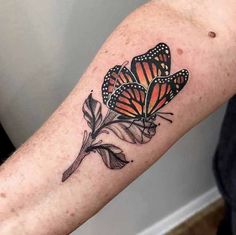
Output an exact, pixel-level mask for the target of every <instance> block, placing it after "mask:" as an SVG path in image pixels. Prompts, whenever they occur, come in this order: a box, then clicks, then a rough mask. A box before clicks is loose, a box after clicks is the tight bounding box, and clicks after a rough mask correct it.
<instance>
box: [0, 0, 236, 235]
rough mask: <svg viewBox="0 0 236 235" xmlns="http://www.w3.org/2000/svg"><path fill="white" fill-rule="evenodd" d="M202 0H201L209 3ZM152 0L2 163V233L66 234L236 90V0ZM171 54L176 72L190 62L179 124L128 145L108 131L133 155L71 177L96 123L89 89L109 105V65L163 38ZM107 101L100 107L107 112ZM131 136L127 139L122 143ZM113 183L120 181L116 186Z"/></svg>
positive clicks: (94, 158)
mask: <svg viewBox="0 0 236 235" xmlns="http://www.w3.org/2000/svg"><path fill="white" fill-rule="evenodd" d="M202 2H203V3H202ZM198 3H199V1H194V3H192V2H191V3H190V2H189V1H184V0H181V1H151V2H149V3H147V4H145V5H143V6H141V7H140V8H139V9H137V10H136V11H134V12H133V13H132V14H130V15H129V16H128V17H127V18H126V19H125V20H124V21H123V22H122V23H121V24H120V25H119V26H118V27H117V29H116V30H115V31H114V32H113V33H112V34H111V36H110V37H109V38H108V39H107V40H106V42H105V43H104V45H103V46H102V48H101V49H100V50H99V52H98V53H97V55H96V56H95V58H94V60H93V61H92V62H91V64H90V66H89V67H88V69H87V70H86V72H85V73H84V74H83V76H82V77H81V79H80V81H79V83H78V85H77V86H76V87H75V88H74V89H73V91H72V92H71V93H70V95H69V96H68V97H67V98H66V100H65V101H64V102H63V103H62V104H61V105H60V107H59V108H58V109H57V110H56V111H55V112H54V113H53V114H52V116H51V117H50V118H49V119H48V121H47V122H46V123H45V124H44V125H43V126H42V127H41V128H40V129H39V130H38V131H37V132H36V133H35V134H34V135H33V136H32V137H31V138H30V139H29V140H28V141H27V142H26V143H25V144H23V145H22V146H21V147H20V148H19V149H18V150H17V151H16V152H15V153H14V154H13V156H12V157H11V158H10V159H9V160H7V161H6V163H5V164H3V165H2V166H1V167H0V177H1V181H0V234H1V235H12V234H19V235H25V234H27V235H28V234H30V235H31V234H38V235H51V234H55V235H64V234H68V233H70V232H71V231H73V230H74V229H76V228H77V227H78V226H79V225H81V224H82V223H83V222H85V221H86V220H87V219H89V218H90V217H91V216H93V215H94V214H95V213H96V212H97V211H99V210H100V209H101V208H102V207H103V206H104V205H105V204H106V203H108V202H109V201H110V200H111V199H112V198H113V197H114V196H116V195H117V194H118V193H119V192H120V191H121V190H122V189H124V188H125V187H126V186H127V185H128V184H130V183H131V182H132V181H133V180H134V179H135V178H137V177H138V176H139V175H140V174H142V173H143V172H144V171H145V170H146V169H148V168H149V167H150V166H151V165H152V164H153V163H154V162H156V161H157V160H158V159H159V158H160V157H161V156H162V155H163V154H164V153H165V152H166V151H167V150H168V149H169V148H170V147H171V146H172V145H173V144H174V143H175V142H176V141H177V140H178V139H179V138H180V137H181V136H183V135H184V134H185V133H186V132H187V131H188V130H190V129H191V128H192V127H193V126H195V125H196V124H197V123H199V122H200V121H201V120H203V119H204V118H205V117H207V116H208V115H209V114H210V113H212V112H213V111H214V110H215V109H217V108H218V107H219V106H220V105H222V104H223V103H224V102H226V101H227V100H228V99H229V98H230V97H231V96H232V95H233V94H234V93H235V92H236V79H235V77H234V76H235V75H234V74H235V72H236V71H235V70H236V67H235V63H236V58H235V54H236V28H235V25H234V20H233V19H234V15H235V13H236V7H235V3H234V2H233V1H228V2H227V6H226V4H225V3H224V1H223V0H217V1H201V3H202V4H198ZM160 42H164V43H166V44H167V45H168V46H169V48H170V51H171V55H172V62H171V72H170V73H171V74H173V73H175V72H177V71H179V70H181V69H183V68H185V69H187V70H188V71H189V79H188V82H187V84H186V85H185V87H184V88H183V90H182V91H181V92H180V93H179V94H178V95H177V96H176V97H175V98H174V100H173V101H171V102H170V103H169V104H168V105H166V106H165V107H163V108H162V109H161V111H163V112H173V113H174V116H173V117H172V120H173V123H172V124H170V123H169V122H167V121H165V120H162V119H160V118H157V121H156V123H161V125H160V127H159V128H158V131H157V133H156V134H155V136H153V138H152V139H151V141H150V142H148V143H146V144H145V145H143V144H135V145H133V144H129V143H125V142H123V141H122V140H120V139H119V138H117V136H115V135H114V134H112V133H110V134H109V135H107V134H106V133H102V134H101V138H102V140H103V141H104V142H105V143H110V144H114V145H117V146H122V150H123V152H124V153H125V155H126V158H127V160H128V161H131V160H133V162H130V163H129V164H127V165H126V166H125V167H124V168H122V169H120V170H112V169H108V168H107V167H106V166H105V165H104V163H103V161H102V159H101V156H100V155H99V154H98V153H97V152H91V153H90V154H89V155H88V156H86V158H85V159H84V160H83V162H82V163H81V165H80V166H79V168H78V170H77V171H75V172H74V173H73V175H71V176H70V177H69V178H68V179H67V180H66V181H65V182H62V174H63V172H64V171H65V170H66V169H67V168H68V167H69V166H70V164H71V163H72V162H73V161H74V159H75V158H76V156H77V155H78V152H79V150H80V148H81V145H82V141H83V135H84V131H85V130H89V129H88V125H87V122H86V120H85V119H84V116H83V112H82V108H83V103H84V101H85V100H86V99H87V97H88V95H89V94H90V92H91V90H93V97H94V99H96V100H98V101H99V102H101V103H102V94H101V86H102V83H103V80H104V76H105V75H106V73H107V71H108V70H109V69H110V68H112V67H114V66H115V65H117V64H122V63H123V62H124V61H129V65H127V66H128V67H129V66H130V63H131V60H132V58H133V57H135V56H137V55H141V54H143V53H145V52H146V51H148V50H149V49H151V48H153V47H155V46H156V45H157V44H158V43H160ZM106 111H107V107H106V106H105V105H104V104H102V114H103V115H105V113H106ZM124 143H125V144H124ZM114 182H115V183H114Z"/></svg>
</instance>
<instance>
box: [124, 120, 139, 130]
mask: <svg viewBox="0 0 236 235" xmlns="http://www.w3.org/2000/svg"><path fill="white" fill-rule="evenodd" d="M135 121H139V120H137V119H133V120H132V122H131V123H130V125H129V126H128V127H126V129H129V128H130V127H131V126H132V125H133V124H134V123H135Z"/></svg>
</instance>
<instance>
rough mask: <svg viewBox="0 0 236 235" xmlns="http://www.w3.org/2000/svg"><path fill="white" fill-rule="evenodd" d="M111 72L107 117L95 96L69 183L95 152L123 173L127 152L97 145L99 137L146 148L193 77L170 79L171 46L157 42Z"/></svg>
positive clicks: (180, 74)
mask: <svg viewBox="0 0 236 235" xmlns="http://www.w3.org/2000/svg"><path fill="white" fill-rule="evenodd" d="M128 63H129V62H128V61H126V62H124V63H123V64H121V65H116V66H114V67H113V68H111V69H109V70H108V72H107V74H106V75H105V77H104V81H103V84H102V87H101V93H102V100H103V103H104V104H105V105H106V107H107V108H108V112H107V114H106V115H105V117H104V118H103V115H102V104H101V102H99V101H98V100H96V99H94V98H93V96H92V92H91V93H90V95H89V96H88V97H87V99H86V100H85V102H84V105H83V109H82V110H83V114H84V118H85V120H86V121H87V124H88V126H89V127H90V129H91V130H90V132H88V131H87V130H85V131H84V137H83V142H82V147H81V149H80V152H79V154H78V155H77V157H76V159H75V161H74V162H73V163H72V164H71V165H70V167H69V168H68V169H67V170H66V171H65V172H64V173H63V176H62V181H63V182H64V181H65V180H67V179H68V178H69V177H70V176H71V174H73V172H74V171H75V170H76V169H77V168H78V167H79V165H80V164H81V162H82V160H83V159H84V158H85V156H87V155H88V154H90V153H91V152H96V153H98V154H99V155H100V156H101V158H102V160H103V162H104V164H105V165H106V166H107V167H108V168H110V169H121V168H123V167H124V166H125V165H127V164H128V163H129V162H133V160H131V161H128V160H127V159H126V156H125V154H124V152H123V150H122V149H121V148H119V147H117V146H115V145H113V144H104V143H103V141H102V140H99V141H97V138H98V136H99V135H100V134H104V133H105V134H109V133H113V134H115V135H116V136H117V137H118V138H119V139H121V140H123V141H126V142H128V143H131V144H145V143H147V142H149V141H150V140H151V139H152V137H153V136H154V135H155V134H156V129H157V126H158V125H160V123H158V125H157V124H156V123H155V121H156V118H157V117H160V118H162V119H165V120H167V121H169V122H172V120H171V119H169V118H167V117H166V116H165V115H173V113H171V112H162V111H161V109H162V108H163V107H164V106H165V105H167V104H168V103H169V102H170V101H171V100H172V99H173V98H174V97H175V96H176V95H177V94H178V93H179V92H180V91H181V90H182V89H183V88H184V86H185V85H186V84H187V82H188V78H189V72H188V71H187V70H186V69H181V70H180V71H177V72H175V73H173V74H171V52H170V48H169V47H168V45H166V44H165V43H159V44H157V45H156V46H155V47H154V48H152V49H150V50H148V51H147V52H146V53H144V54H142V55H139V56H136V57H134V58H133V59H132V61H131V66H130V69H129V68H127V65H128Z"/></svg>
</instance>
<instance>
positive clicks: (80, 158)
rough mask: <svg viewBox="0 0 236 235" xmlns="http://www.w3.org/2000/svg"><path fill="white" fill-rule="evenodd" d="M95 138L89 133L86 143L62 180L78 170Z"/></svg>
mask: <svg viewBox="0 0 236 235" xmlns="http://www.w3.org/2000/svg"><path fill="white" fill-rule="evenodd" d="M94 140H95V139H93V138H92V136H91V134H89V136H88V138H87V140H85V143H83V145H82V147H81V149H80V152H79V154H78V155H77V157H76V159H75V160H74V162H73V163H72V164H71V165H70V167H69V168H68V169H67V170H65V171H64V173H63V175H62V182H64V181H66V180H67V179H68V178H69V177H70V176H71V175H72V174H73V173H74V172H75V171H76V170H77V168H78V167H79V165H80V163H81V162H82V161H83V159H84V158H85V157H86V156H87V155H88V154H89V153H90V151H87V150H88V148H89V147H90V146H91V144H92V143H93V141H94Z"/></svg>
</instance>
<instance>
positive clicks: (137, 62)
mask: <svg viewBox="0 0 236 235" xmlns="http://www.w3.org/2000/svg"><path fill="white" fill-rule="evenodd" d="M170 65H171V54H170V49H169V47H168V46H167V45H166V44H165V43H159V44H158V45H157V46H156V47H154V48H152V49H150V50H149V51H148V52H146V53H145V54H142V55H140V56H136V57H134V58H133V60H132V62H131V71H132V73H133V74H134V75H135V77H136V79H137V82H138V83H140V84H142V85H143V86H144V87H145V88H146V89H147V88H148V86H149V84H150V83H151V81H152V80H153V79H154V78H156V77H160V76H168V75H169V74H170Z"/></svg>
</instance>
